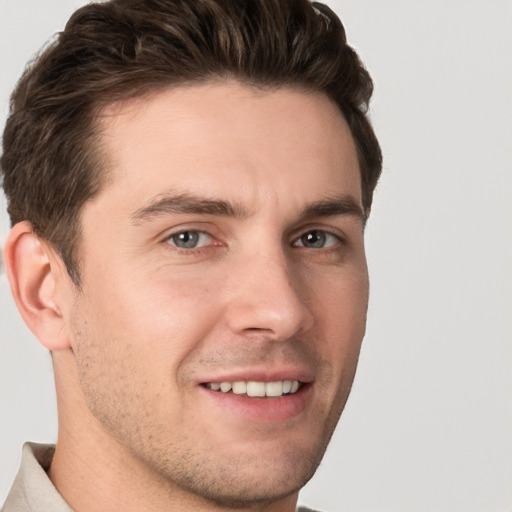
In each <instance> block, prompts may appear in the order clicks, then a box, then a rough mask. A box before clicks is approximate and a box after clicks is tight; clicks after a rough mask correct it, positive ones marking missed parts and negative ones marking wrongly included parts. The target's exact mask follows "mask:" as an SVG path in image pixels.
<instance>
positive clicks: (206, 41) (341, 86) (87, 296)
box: [1, 0, 381, 512]
mask: <svg viewBox="0 0 512 512" xmlns="http://www.w3.org/2000/svg"><path fill="white" fill-rule="evenodd" d="M371 92H372V83H371V80H370V77H369V75H368V73H367V72H366V70H365V69H364V68H363V66H362V64H361V63H360V61H359V59H358V57H357V55H356V54H355V52H354V51H353V50H352V49H351V48H350V47H349V46H348V45H347V43H346V39H345V33H344V29H343V26H342V25H341V23H340V21H339V20H338V19H337V17H336V16H335V15H334V14H333V13H332V11H331V10H330V9H329V8H327V7H326V6H324V5H322V4H311V3H309V2H308V1H306V0H297V1H289V2H288V1H286V2H285V1H282V0H251V1H248V0H247V1H241V0H194V1H187V2H180V1H177V0H173V1H172V0H122V1H121V0H117V1H116V0H113V1H110V2H105V3H97V4H90V5H88V6H86V7H84V8H82V9H79V10H78V11H77V12H75V14H74V15H73V16H72V18H71V19H70V21H69V22H68V24H67V26H66V29H65V30H64V31H63V32H62V33H61V34H60V35H59V37H58V39H57V40H56V41H55V42H54V43H53V44H52V45H51V46H50V47H49V48H47V49H46V50H45V52H44V53H43V54H42V55H41V56H40V57H39V58H38V59H37V61H36V62H35V63H34V64H33V65H32V66H31V67H29V69H28V70H27V71H26V73H25V75H24V76H23V78H22V80H21V81H20V83H19V84H18V86H17V89H16V91H15V92H14V94H13V99H12V108H11V113H10V117H9V119H8V121H7V125H6V128H5V132H4V137H3V145H4V147H3V155H2V160H1V167H2V176H3V186H4V190H5V193H6V196H7V199H8V209H9V214H10V217H11V221H12V224H13V228H12V230H11V233H10V235H9V237H8V240H7V242H6V245H5V250H4V260H5V266H6V270H7V273H8V276H9V281H10V285H11V289H12V292H13V296H14V299H15V301H16V304H17V306H18V308H19V310H20V313H21V315H22V316H23V318H24V320H25V322H26V323H27V325H28V326H29V328H30V329H31V330H32V331H33V332H34V334H35V335H36V337H37V338H38V340H39V341H40V342H41V344H42V345H43V346H44V347H46V348H47V349H49V350H50V351H51V352H52V357H53V364H54V370H55V381H56V389H57V399H58V407H59V435H58V440H57V444H56V446H55V448H53V447H47V446H37V445H30V444H28V445H26V446H25V448H24V455H23V461H22V467H21V469H20V473H19V475H18V477H17V479H16V481H15V483H14V485H13V488H12V490H11V493H10V495H9V497H8V498H7V501H6V504H5V508H4V510H5V512H12V511H18V510H23V511H25V510H29V511H39V510H46V511H48V510H62V511H67V510H75V511H78V512H88V511H96V510H101V511H111V510H112V511H114V510H116V511H117V510H123V511H141V510H152V511H159V510H180V511H188V510H194V511H203V510H204V511H206V510H216V511H225V510H230V509H239V510H251V511H282V512H291V511H293V510H295V508H296V504H297V496H298V492H299V490H300V489H301V488H302V487H303V486H304V484H305V483H306V482H307V481H308V480H309V479H310V478H311V476H312V475H313V473H314V471H315V469H316V468H317V466H318V464H319V463H320V460H321V458H322V456H323V453H324V451H325V448H326V446H327V444H328V442H329V439H330V437H331V435H332V432H333V430H334V428H335V426H336V423H337V421H338V418H339V415H340V414H341V411H342V409H343V406H344V404H345V401H346V399H347V397H348V394H349V391H350V387H351V384H352V380H353V377H354V373H355V369H356V364H357V358H358V354H359V349H360V344H361V341H362V338H363V335H364V330H365V320H366V309H367V300H368V274H367V269H366V260H365V253H364V239H363V232H364V225H365V221H366V219H367V217H368V214H369V211H370V207H371V202H372V193H373V190H374V188H375V185H376V183H377V180H378V177H379V174H380V171H381V154H380V149H379V145H378V142H377V140H376V138H375V135H374V133H373V130H372V128H371V126H370V124H369V122H368V120H367V118H366V116H365V112H366V108H367V106H368V102H369V99H370V96H371Z"/></svg>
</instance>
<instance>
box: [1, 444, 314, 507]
mask: <svg viewBox="0 0 512 512" xmlns="http://www.w3.org/2000/svg"><path fill="white" fill-rule="evenodd" d="M54 451H55V447H54V446H53V445H48V444H36V443H25V445H24V446H23V454H22V457H21V466H20V470H19V471H18V475H17V476H16V479H15V480H14V484H13V486H12V488H11V491H10V493H9V495H8V496H7V500H6V502H5V504H4V508H3V509H2V512H73V510H72V509H71V508H70V507H69V505H68V504H67V503H66V502H65V501H64V499H63V497H62V496H61V495H60V494H59V491H57V489H56V488H55V487H54V485H53V484H52V482H51V480H50V479H49V478H48V475H47V474H46V470H47V469H48V468H49V467H50V463H51V461H52V458H53V453H54ZM297 512H314V511H313V510H310V509H308V508H304V507H299V508H298V509H297Z"/></svg>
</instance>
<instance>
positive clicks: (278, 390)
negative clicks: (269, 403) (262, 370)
mask: <svg viewBox="0 0 512 512" xmlns="http://www.w3.org/2000/svg"><path fill="white" fill-rule="evenodd" d="M282 394H283V383H282V382H267V383H266V384H265V395H267V396H281V395H282Z"/></svg>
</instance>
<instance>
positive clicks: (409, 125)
mask: <svg viewBox="0 0 512 512" xmlns="http://www.w3.org/2000/svg"><path fill="white" fill-rule="evenodd" d="M80 3H83V2H80V1H78V0H44V1H43V0H0V59H1V61H0V77H1V89H0V108H1V112H0V115H1V120H2V125H3V120H4V119H5V116H6V114H7V103H8V95H9V93H10V91H11V90H12V88H13V86H14V83H15V81H16V79H17V77H18V76H19V75H20V73H21V71H22V68H23V66H24V63H25V62H26V61H27V60H28V59H29V58H30V56H31V55H32V54H33V53H34V52H35V51H36V50H37V49H38V48H39V47H40V46H41V44H42V43H43V42H44V41H46V40H47V39H48V37H49V36H50V35H51V34H52V33H54V32H56V31H57V30H59V29H61V28H62V27H63V25H64V23H65V21H66V19H67V18H68V17H69V14H70V13H71V12H72V10H74V8H75V7H76V6H78V5H79V4H80ZM330 5H331V6H332V7H333V8H334V9H335V10H336V11H337V12H338V13H339V15H340V16H341V18H342V20H343V22H344V23H345V25H346V27H347V32H348V36H349V39H350V40H351V42H352V44H353V45H354V46H355V47H356V48H357V49H358V50H359V51H360V54H361V55H362V57H363V60H364V61H365V63H366V64H367V66H368V68H369V69H370V71H371V73H372V75H373V77H374V80H375V83H376V93H375V100H374V103H373V108H372V118H373V120H374V123H375V126H376V130H377V133H378V135H379V137H380V140H381V143H382V148H383V151H384V155H385V168H384V175H383V178H382V182H381V184H380V186H379V188H378V191H377V194H376V197H375V207H374V211H373V215H372V218H371V219H370V224H369V226H368V230H367V244H368V258H369V264H370V272H371V279H372V287H371V288H372V293H371V304H370V311H369V322H368V333H367V336H366V340H365V344H364V347H363V351H362V355H361V360H360V366H359V372H358V376H357V377H356V381H355V386H354V391H353V394H352V396H351V398H350V400H349V403H348V406H347V408H346V411H345V413H344V416H343V419H342V421H341V424H340V427H339V428H338V431H337V434H336V435H335V438H334V440H333V443H332V445H331V447H330V450H329V451H328V455H327V457H326V459H325V461H324V462H323V464H322V466H321V467H320V470H319V471H318V473H317V475H316V476H315V478H314V479H313V481H312V482H311V483H310V484H309V485H308V486H307V487H306V489H305V490H304V492H303V493H302V495H301V496H302V497H301V502H303V503H307V504H310V505H315V506H316V507H318V508H320V509H325V510H329V511H333V512H335V511H351V512H362V511H365V512H368V511H377V512H381V511H389V512H401V511H408V512H420V511H425V512H427V511H428V512H432V511H439V512H455V511H461V512H462V511H463V512H473V511H474V512H494V511H496V512H498V511H512V372H511V366H512V347H511V338H512V336H511V334H512V322H511V319H510V317H511V315H510V313H511V311H512V307H511V306H512V286H511V284H512V275H511V274H512V267H511V263H510V262H511V261H512V254H511V253H512V240H511V239H512V237H511V233H512V215H511V207H510V198H511V195H512V186H511V185H512V183H511V182H512V178H511V174H512V173H511V170H512V150H511V145H512V92H511V91H512V62H511V59H512V35H511V34H512V30H511V25H512V23H511V22H512V2H511V1H507V0H386V1H384V0H337V1H336V0H332V1H331V2H330ZM1 203H2V204H1V205H0V206H2V213H1V214H0V240H2V241H3V240H4V239H5V236H6V233H7V230H8V223H7V219H6V215H5V213H4V211H3V210H5V208H4V207H5V200H4V199H3V198H2V199H1ZM0 326H1V327H0V335H1V343H0V432H1V439H0V503H2V502H3V500H4V499H5V496H6V494H7V491H8V488H9V486H10V483H11V480H12V478H13V477H14V475H15V472H16V470H17V466H18V464H19V456H20V448H21V444H22V443H23V441H25V440H29V439H30V440H34V441H46V442H47V441H54V440H55V436H56V407H55V398H54V391H53V382H52V371H51V363H50V357H49V355H48V354H47V353H46V352H45V350H43V349H42V348H41V347H39V345H38V343H37V341H36V340H35V339H34V338H33V336H32V335H31V334H30V333H29V332H28V330H27V329H26V328H25V326H24V325H23V323H22V321H21V319H20V317H19V315H18V313H17V311H16V310H15V307H14V305H13V303H12V301H11V299H10V294H9V291H8V286H7V282H6V279H5V276H1V277H0Z"/></svg>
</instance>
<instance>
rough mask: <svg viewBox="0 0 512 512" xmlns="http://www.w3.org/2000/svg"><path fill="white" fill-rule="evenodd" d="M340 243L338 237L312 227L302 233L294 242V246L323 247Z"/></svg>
mask: <svg viewBox="0 0 512 512" xmlns="http://www.w3.org/2000/svg"><path fill="white" fill-rule="evenodd" d="M338 243H340V238H339V237H337V236H336V235H333V234H332V233H328V232H327V231H322V230H321V229H314V230H312V231H308V232H307V233H304V234H303V235H302V236H301V237H300V238H298V239H297V240H296V241H295V242H294V244H293V245H294V247H307V248H310V249H325V248H327V247H332V246H334V245H336V244H338Z"/></svg>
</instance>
